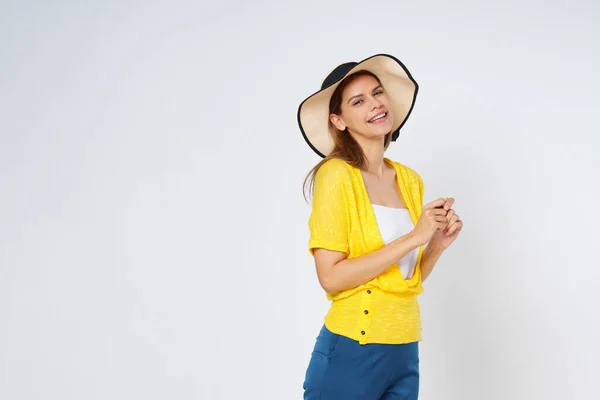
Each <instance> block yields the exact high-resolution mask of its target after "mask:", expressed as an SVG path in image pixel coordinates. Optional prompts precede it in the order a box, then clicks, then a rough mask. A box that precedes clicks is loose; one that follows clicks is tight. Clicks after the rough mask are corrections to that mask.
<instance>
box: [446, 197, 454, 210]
mask: <svg viewBox="0 0 600 400" xmlns="http://www.w3.org/2000/svg"><path fill="white" fill-rule="evenodd" d="M453 204H454V197H448V198H446V203H445V204H444V208H445V209H446V210H449V209H451V208H452V205H453Z"/></svg>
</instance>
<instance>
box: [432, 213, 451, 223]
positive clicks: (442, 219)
mask: <svg viewBox="0 0 600 400" xmlns="http://www.w3.org/2000/svg"><path fill="white" fill-rule="evenodd" d="M434 220H435V222H440V223H443V224H447V223H448V219H446V217H445V216H443V215H436V216H435V217H434Z"/></svg>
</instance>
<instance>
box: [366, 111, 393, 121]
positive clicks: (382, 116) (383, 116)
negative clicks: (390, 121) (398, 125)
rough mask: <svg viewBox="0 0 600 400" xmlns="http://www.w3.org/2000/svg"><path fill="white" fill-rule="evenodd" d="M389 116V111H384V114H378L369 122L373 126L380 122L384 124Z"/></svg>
mask: <svg viewBox="0 0 600 400" xmlns="http://www.w3.org/2000/svg"><path fill="white" fill-rule="evenodd" d="M387 115H388V113H387V111H384V112H382V113H379V114H377V115H376V116H374V117H373V118H371V119H370V120H369V121H367V122H369V123H371V124H373V123H378V122H383V121H385V119H386V118H387Z"/></svg>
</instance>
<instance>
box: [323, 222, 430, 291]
mask: <svg viewBox="0 0 600 400" xmlns="http://www.w3.org/2000/svg"><path fill="white" fill-rule="evenodd" d="M420 245H421V243H420V241H419V238H418V237H417V235H416V234H415V233H414V231H412V232H411V233H409V234H407V235H404V236H402V237H399V238H398V239H396V240H394V241H392V242H390V243H389V244H387V245H385V246H383V247H382V248H380V249H378V250H375V251H374V252H372V253H369V254H366V255H364V256H361V257H356V258H351V259H347V258H346V253H343V252H339V251H331V250H327V249H322V248H319V249H315V250H314V256H315V265H316V268H317V276H318V278H319V283H320V284H321V286H322V287H323V289H324V290H325V291H326V292H327V293H336V292H340V291H342V290H346V289H350V288H353V287H356V286H359V285H362V284H363V283H366V282H368V281H370V280H371V279H373V278H375V277H376V276H378V275H380V274H381V273H382V272H383V271H385V270H386V269H388V268H389V267H390V266H391V265H392V264H394V263H395V262H396V261H398V260H399V259H401V258H402V257H404V256H405V255H406V254H408V253H410V252H411V251H412V250H414V249H416V248H417V247H419V246H420Z"/></svg>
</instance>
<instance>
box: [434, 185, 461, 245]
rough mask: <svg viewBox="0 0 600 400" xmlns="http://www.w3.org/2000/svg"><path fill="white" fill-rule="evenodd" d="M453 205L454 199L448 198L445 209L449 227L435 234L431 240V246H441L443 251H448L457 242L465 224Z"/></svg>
mask: <svg viewBox="0 0 600 400" xmlns="http://www.w3.org/2000/svg"><path fill="white" fill-rule="evenodd" d="M453 205H454V199H453V198H452V197H449V198H447V199H446V202H445V204H444V209H446V210H448V213H447V214H446V219H447V225H446V227H445V229H443V230H438V231H436V232H434V234H433V235H432V237H431V240H430V244H433V245H434V246H440V247H441V248H442V249H443V250H446V249H447V248H448V247H450V245H451V244H452V243H454V240H456V238H457V237H458V235H459V234H460V232H461V230H462V227H463V222H462V221H461V220H460V218H459V216H458V215H457V214H456V212H455V211H454V210H453V209H452V206H453Z"/></svg>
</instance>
